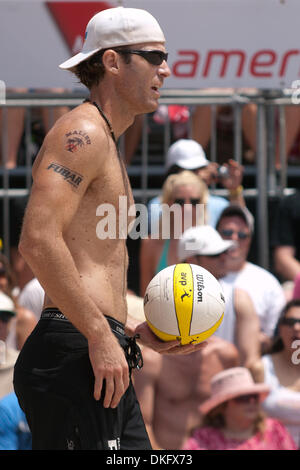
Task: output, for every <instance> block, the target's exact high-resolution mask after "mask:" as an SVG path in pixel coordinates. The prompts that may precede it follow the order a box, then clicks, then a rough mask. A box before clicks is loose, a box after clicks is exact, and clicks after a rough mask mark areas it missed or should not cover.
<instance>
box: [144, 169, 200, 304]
mask: <svg viewBox="0 0 300 470" xmlns="http://www.w3.org/2000/svg"><path fill="white" fill-rule="evenodd" d="M207 195H208V190H207V186H206V184H205V183H204V182H203V181H201V180H199V178H198V177H197V176H196V175H195V174H194V173H193V172H191V171H188V170H186V171H182V172H180V173H177V174H172V175H169V176H168V178H167V179H166V181H165V182H164V184H163V188H162V206H161V207H162V210H161V214H160V218H159V219H158V221H157V224H151V231H150V234H149V236H148V237H147V238H143V239H142V240H141V248H140V258H139V266H140V295H141V297H143V296H144V293H145V291H146V288H147V286H148V284H149V282H150V281H151V279H152V278H153V277H154V275H155V274H156V273H157V272H159V271H161V270H162V269H164V268H166V267H167V266H171V265H172V264H176V263H177V262H178V257H177V256H178V255H177V250H178V248H177V247H178V240H179V238H180V237H181V235H182V233H183V231H184V229H185V228H187V227H188V226H194V225H198V224H203V223H204V222H205V220H206V217H207V211H206V207H207V206H206V202H207ZM155 225H156V226H155Z"/></svg>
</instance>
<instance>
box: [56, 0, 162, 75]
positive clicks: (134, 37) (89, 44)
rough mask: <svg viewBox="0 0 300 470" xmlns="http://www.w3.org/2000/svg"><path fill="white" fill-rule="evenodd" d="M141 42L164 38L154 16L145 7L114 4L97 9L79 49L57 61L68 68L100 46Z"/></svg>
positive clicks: (102, 47)
mask: <svg viewBox="0 0 300 470" xmlns="http://www.w3.org/2000/svg"><path fill="white" fill-rule="evenodd" d="M144 42H165V36H164V34H163V32H162V30H161V27H160V26H159V24H158V22H157V20H156V19H155V18H154V17H153V16H152V15H151V14H150V13H149V12H148V11H146V10H140V9H137V8H124V7H115V8H108V9H106V10H102V11H100V12H99V13H96V15H94V16H93V17H92V18H91V19H90V21H89V22H88V25H87V27H86V31H85V40H84V44H83V47H82V50H81V52H79V53H78V54H76V55H75V56H73V57H71V58H70V59H68V60H66V61H65V62H63V63H62V64H60V66H59V67H60V68H61V69H64V70H70V69H72V68H73V67H75V66H76V65H78V64H80V63H81V62H83V61H84V60H86V59H88V58H89V57H90V56H92V55H93V54H95V53H96V52H98V51H100V50H101V49H107V48H113V47H119V46H128V45H132V44H139V43H144Z"/></svg>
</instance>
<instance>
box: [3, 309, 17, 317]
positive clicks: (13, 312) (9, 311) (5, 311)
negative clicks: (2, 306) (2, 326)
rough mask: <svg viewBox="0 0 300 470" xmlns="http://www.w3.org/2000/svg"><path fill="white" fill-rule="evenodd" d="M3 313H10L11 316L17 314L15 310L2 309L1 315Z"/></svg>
mask: <svg viewBox="0 0 300 470" xmlns="http://www.w3.org/2000/svg"><path fill="white" fill-rule="evenodd" d="M1 313H4V314H5V315H9V316H11V317H15V316H16V315H17V312H15V311H13V310H0V315H1Z"/></svg>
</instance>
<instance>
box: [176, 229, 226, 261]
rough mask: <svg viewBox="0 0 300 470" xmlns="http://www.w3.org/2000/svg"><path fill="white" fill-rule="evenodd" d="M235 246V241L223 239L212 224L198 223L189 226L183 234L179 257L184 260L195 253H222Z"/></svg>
mask: <svg viewBox="0 0 300 470" xmlns="http://www.w3.org/2000/svg"><path fill="white" fill-rule="evenodd" d="M234 246H235V242H234V241H231V240H223V238H222V237H221V236H220V235H219V233H218V232H217V231H216V230H215V229H214V228H213V227H211V226H210V225H198V226H196V227H190V228H188V229H187V230H185V232H184V233H183V234H182V237H181V239H180V240H179V243H178V257H179V261H180V262H182V261H184V260H186V259H187V258H189V257H190V256H194V255H203V256H213V255H220V254H221V253H224V252H225V251H227V250H229V249H230V248H233V247H234Z"/></svg>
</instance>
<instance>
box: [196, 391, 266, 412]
mask: <svg viewBox="0 0 300 470" xmlns="http://www.w3.org/2000/svg"><path fill="white" fill-rule="evenodd" d="M252 393H257V394H258V395H259V400H260V402H263V401H264V400H265V399H266V397H267V396H268V395H269V393H270V387H269V386H268V385H266V384H261V385H260V384H256V385H253V386H251V387H247V388H245V389H243V390H241V389H240V390H238V391H237V390H236V391H232V392H231V393H230V392H226V393H223V394H219V395H216V396H215V397H212V398H210V399H208V400H206V401H204V402H203V403H202V404H201V405H200V406H199V411H200V413H201V414H202V415H206V414H207V413H208V412H209V411H211V410H213V409H214V408H216V407H217V406H219V405H221V404H222V403H225V402H226V401H228V400H231V399H232V398H236V397H239V396H242V395H249V394H252Z"/></svg>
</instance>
